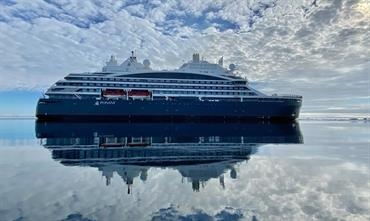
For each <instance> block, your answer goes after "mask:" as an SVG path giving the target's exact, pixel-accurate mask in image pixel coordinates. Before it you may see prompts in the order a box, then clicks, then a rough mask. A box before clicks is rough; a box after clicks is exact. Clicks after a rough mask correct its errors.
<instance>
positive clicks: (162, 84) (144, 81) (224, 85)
mask: <svg viewBox="0 0 370 221" xmlns="http://www.w3.org/2000/svg"><path fill="white" fill-rule="evenodd" d="M234 69H235V65H233V64H231V65H230V67H229V69H226V68H224V67H223V58H221V59H220V60H219V62H218V64H213V63H209V62H207V61H203V60H200V59H199V54H194V55H193V59H192V60H191V61H189V62H187V63H185V64H183V65H182V66H181V67H180V68H178V69H176V70H171V71H155V70H152V69H151V68H150V61H149V60H147V59H146V60H144V61H143V62H142V63H141V62H138V61H137V58H136V56H135V55H134V53H133V52H132V55H131V56H130V57H129V58H128V59H126V60H125V61H124V62H122V63H121V64H118V62H117V60H116V58H115V57H114V56H111V58H110V60H109V61H108V62H107V63H106V65H105V66H104V67H103V69H102V71H101V72H93V73H72V74H69V75H67V76H66V77H65V78H64V79H63V80H60V81H58V82H56V83H55V84H54V85H53V86H52V87H50V88H49V89H48V91H47V92H46V95H48V96H49V97H51V98H74V99H82V98H96V97H100V96H101V94H102V91H103V90H106V89H108V90H114V89H117V90H124V91H125V94H126V92H127V96H126V97H125V98H126V99H130V98H133V97H135V96H132V97H131V96H130V92H131V95H132V94H135V93H138V94H140V93H141V94H142V93H143V92H145V91H147V92H148V94H150V96H145V97H144V96H143V98H145V99H166V100H168V99H174V98H196V99H199V100H204V99H205V100H213V101H218V100H220V99H233V100H234V99H235V100H243V99H244V98H248V97H257V96H266V95H264V94H263V93H261V92H258V91H256V90H254V89H253V88H251V87H249V85H248V82H247V80H246V79H243V78H241V77H239V76H236V75H235V74H234ZM121 97H122V96H121ZM136 97H139V98H140V96H136Z"/></svg>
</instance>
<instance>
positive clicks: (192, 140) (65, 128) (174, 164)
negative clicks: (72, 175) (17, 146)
mask: <svg viewBox="0 0 370 221" xmlns="http://www.w3.org/2000/svg"><path fill="white" fill-rule="evenodd" d="M36 135H37V137H38V138H42V144H43V145H44V147H46V148H48V149H50V150H51V153H52V157H53V159H55V160H57V161H59V162H60V163H62V164H63V165H66V166H90V167H96V168H98V170H99V171H101V172H102V175H103V176H104V177H105V178H106V184H107V185H109V184H110V181H111V178H112V177H113V174H114V173H117V174H118V175H119V176H120V177H121V178H122V179H123V180H124V182H125V183H126V184H127V185H128V192H129V193H130V188H131V185H132V184H133V180H134V178H135V177H139V178H140V179H141V180H142V181H145V180H146V179H147V177H148V170H149V169H150V168H151V167H162V168H163V167H168V168H172V169H176V170H177V171H179V172H180V174H181V175H182V177H183V178H185V179H187V180H188V181H189V182H191V183H192V187H193V190H194V191H199V188H200V187H201V186H204V184H205V183H206V182H207V181H208V180H210V179H219V183H220V185H221V186H223V187H224V186H225V184H224V174H225V173H229V174H230V177H231V178H232V179H236V178H237V170H236V166H237V165H238V163H239V162H243V161H246V160H248V159H249V157H250V155H252V154H254V153H256V152H257V148H258V147H259V146H261V145H263V144H270V143H301V142H302V135H301V133H300V130H299V125H298V123H296V122H289V123H269V122H250V123H243V124H239V123H232V124H231V123H228V124H222V123H220V124H206V123H177V124H172V123H137V124H122V123H81V122H37V123H36Z"/></svg>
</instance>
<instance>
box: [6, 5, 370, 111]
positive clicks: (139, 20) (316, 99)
mask: <svg viewBox="0 0 370 221" xmlns="http://www.w3.org/2000/svg"><path fill="white" fill-rule="evenodd" d="M131 50H135V52H136V54H137V57H138V59H139V60H144V59H150V61H151V66H152V68H154V69H174V68H177V67H179V66H180V65H181V64H182V63H183V62H184V61H188V60H190V58H191V55H192V53H194V52H198V53H200V54H201V57H203V58H204V59H205V60H207V61H210V62H216V61H217V60H218V59H219V58H220V57H221V56H223V57H224V64H225V66H228V65H229V64H230V63H234V64H236V65H237V69H238V72H240V73H241V74H242V75H243V76H244V77H246V78H247V79H248V80H249V81H250V82H251V85H253V86H254V87H255V88H257V89H260V90H262V91H263V92H265V93H268V94H272V93H281V94H299V95H303V99H304V101H303V107H302V112H303V113H360V114H365V115H369V112H370V1H369V0H347V1H345V0H330V1H324V0H281V1H279V0H250V1H248V0H235V1H229V0H204V1H171V0H168V1H164V0H162V1H155V0H154V1H116V0H106V1H97V0H90V1H88V0H86V1H77V0H76V1H72V0H60V1H58V0H32V1H29V0H0V103H2V104H3V103H6V104H9V105H1V106H0V115H34V111H35V106H36V101H37V98H38V97H40V95H41V94H42V92H43V91H45V90H46V89H47V88H48V87H49V86H50V85H51V84H53V83H54V82H56V81H58V80H60V79H62V78H63V77H64V76H65V75H67V74H68V73H75V72H86V71H98V70H100V69H101V68H102V66H103V65H104V63H105V61H107V60H108V58H109V56H110V55H111V54H113V55H116V56H117V58H118V59H119V61H123V60H124V59H125V58H127V57H128V56H129V55H130V52H131Z"/></svg>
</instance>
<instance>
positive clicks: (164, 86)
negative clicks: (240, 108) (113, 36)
mask: <svg viewBox="0 0 370 221" xmlns="http://www.w3.org/2000/svg"><path fill="white" fill-rule="evenodd" d="M60 84H61V85H64V86H97V87H144V88H179V89H215V90H248V88H246V87H218V86H183V85H145V84H131V85H127V84H108V83H72V82H69V83H60Z"/></svg>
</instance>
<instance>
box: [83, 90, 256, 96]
mask: <svg viewBox="0 0 370 221" xmlns="http://www.w3.org/2000/svg"><path fill="white" fill-rule="evenodd" d="M82 91H86V92H99V91H100V89H90V88H84V89H82ZM153 92H154V93H159V94H206V95H209V94H217V95H256V94H255V93H253V92H222V91H160V90H154V91H153Z"/></svg>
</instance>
